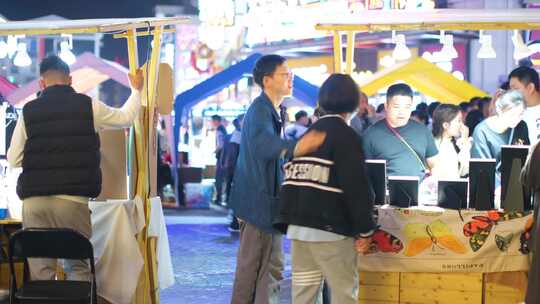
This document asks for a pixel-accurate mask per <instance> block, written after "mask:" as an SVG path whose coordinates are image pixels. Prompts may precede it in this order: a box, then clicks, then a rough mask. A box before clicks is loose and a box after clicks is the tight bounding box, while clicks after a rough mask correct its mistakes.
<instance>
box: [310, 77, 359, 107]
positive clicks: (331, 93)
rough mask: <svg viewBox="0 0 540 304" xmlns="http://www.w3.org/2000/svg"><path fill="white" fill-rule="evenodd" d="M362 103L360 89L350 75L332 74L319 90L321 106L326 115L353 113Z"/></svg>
mask: <svg viewBox="0 0 540 304" xmlns="http://www.w3.org/2000/svg"><path fill="white" fill-rule="evenodd" d="M359 103H360V88H359V87H358V84H356V82H355V81H354V80H353V79H352V78H351V76H349V75H345V74H332V75H330V77H328V78H327V79H326V80H325V81H324V83H323V84H322V86H321V88H320V89H319V105H320V106H321V108H322V109H323V111H324V112H325V113H326V114H341V113H352V112H354V111H356V109H357V108H358V105H359Z"/></svg>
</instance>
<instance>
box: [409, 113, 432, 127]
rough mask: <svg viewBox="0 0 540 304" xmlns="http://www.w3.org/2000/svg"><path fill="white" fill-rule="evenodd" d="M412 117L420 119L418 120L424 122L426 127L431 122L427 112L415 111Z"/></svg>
mask: <svg viewBox="0 0 540 304" xmlns="http://www.w3.org/2000/svg"><path fill="white" fill-rule="evenodd" d="M411 116H414V117H418V119H420V120H423V121H424V124H426V125H427V124H428V122H429V117H428V114H427V113H426V112H425V111H418V110H414V111H412V112H411Z"/></svg>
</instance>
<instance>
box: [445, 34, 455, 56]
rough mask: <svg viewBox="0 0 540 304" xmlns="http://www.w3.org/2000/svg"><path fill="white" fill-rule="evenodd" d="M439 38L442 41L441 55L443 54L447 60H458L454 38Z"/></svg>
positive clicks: (449, 36) (451, 36)
mask: <svg viewBox="0 0 540 304" xmlns="http://www.w3.org/2000/svg"><path fill="white" fill-rule="evenodd" d="M441 38H442V39H443V41H442V43H443V47H442V49H441V53H443V54H444V55H445V56H446V57H447V58H449V59H455V58H458V52H457V51H456V48H455V47H454V36H453V35H443V36H442V37H441Z"/></svg>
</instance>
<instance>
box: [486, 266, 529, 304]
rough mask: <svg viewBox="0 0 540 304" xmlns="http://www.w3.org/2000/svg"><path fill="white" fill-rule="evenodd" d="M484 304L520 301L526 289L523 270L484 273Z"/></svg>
mask: <svg viewBox="0 0 540 304" xmlns="http://www.w3.org/2000/svg"><path fill="white" fill-rule="evenodd" d="M484 290H485V304H503V303H505V304H511V303H521V302H523V301H524V300H525V293H526V291H527V274H526V273H525V272H523V271H512V272H501V273H486V274H484Z"/></svg>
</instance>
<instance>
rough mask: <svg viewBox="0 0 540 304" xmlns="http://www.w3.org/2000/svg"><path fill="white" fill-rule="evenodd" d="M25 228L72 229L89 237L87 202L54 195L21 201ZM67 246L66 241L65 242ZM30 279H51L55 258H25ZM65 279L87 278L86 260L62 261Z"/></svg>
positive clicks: (53, 274)
mask: <svg viewBox="0 0 540 304" xmlns="http://www.w3.org/2000/svg"><path fill="white" fill-rule="evenodd" d="M23 227H24V228H71V229H74V230H76V231H78V232H80V233H81V234H82V235H84V236H86V237H87V238H90V236H91V235H92V225H91V223H90V210H89V209H88V204H83V203H78V202H73V201H69V200H64V199H59V198H57V197H54V196H37V197H31V198H27V199H25V200H23ZM66 246H69V244H66ZM28 264H29V266H30V276H31V279H32V280H54V278H55V277H56V269H57V260H56V259H43V258H33V259H28ZM64 271H65V273H66V277H67V279H68V280H74V281H89V279H90V269H89V265H88V261H86V260H84V261H83V260H64Z"/></svg>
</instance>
